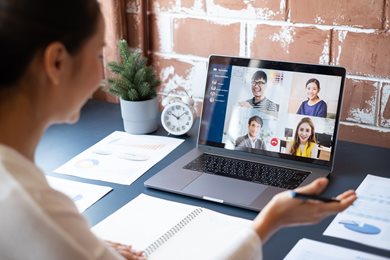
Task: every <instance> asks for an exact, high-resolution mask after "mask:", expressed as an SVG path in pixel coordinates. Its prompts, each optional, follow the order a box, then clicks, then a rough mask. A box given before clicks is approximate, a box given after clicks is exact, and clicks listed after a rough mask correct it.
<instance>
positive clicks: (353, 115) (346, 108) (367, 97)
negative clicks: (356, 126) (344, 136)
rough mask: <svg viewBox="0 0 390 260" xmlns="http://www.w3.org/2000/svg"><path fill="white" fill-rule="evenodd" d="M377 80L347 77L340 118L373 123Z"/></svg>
mask: <svg viewBox="0 0 390 260" xmlns="http://www.w3.org/2000/svg"><path fill="white" fill-rule="evenodd" d="M378 86H379V82H375V81H368V80H364V81H362V80H354V79H347V80H346V82H345V89H344V96H343V98H344V100H343V107H342V110H341V120H346V121H350V122H356V123H363V124H370V125H375V123H376V111H377V92H378Z"/></svg>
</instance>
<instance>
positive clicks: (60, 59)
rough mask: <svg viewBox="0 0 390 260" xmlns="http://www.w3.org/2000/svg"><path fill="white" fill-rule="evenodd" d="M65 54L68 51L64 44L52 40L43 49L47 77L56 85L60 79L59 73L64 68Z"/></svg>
mask: <svg viewBox="0 0 390 260" xmlns="http://www.w3.org/2000/svg"><path fill="white" fill-rule="evenodd" d="M67 55H68V53H67V50H66V48H65V46H64V45H63V44H62V43H60V42H53V43H51V44H49V45H48V46H47V47H46V49H45V50H44V55H43V64H44V68H45V71H46V73H47V76H48V79H49V80H50V81H51V83H53V84H54V85H58V84H59V83H60V81H61V74H62V73H63V72H64V69H65V61H66V58H67Z"/></svg>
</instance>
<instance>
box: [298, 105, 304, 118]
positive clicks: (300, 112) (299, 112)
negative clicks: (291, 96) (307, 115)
mask: <svg viewBox="0 0 390 260" xmlns="http://www.w3.org/2000/svg"><path fill="white" fill-rule="evenodd" d="M303 106H304V102H302V103H301V105H300V106H299V108H298V111H297V114H298V115H303Z"/></svg>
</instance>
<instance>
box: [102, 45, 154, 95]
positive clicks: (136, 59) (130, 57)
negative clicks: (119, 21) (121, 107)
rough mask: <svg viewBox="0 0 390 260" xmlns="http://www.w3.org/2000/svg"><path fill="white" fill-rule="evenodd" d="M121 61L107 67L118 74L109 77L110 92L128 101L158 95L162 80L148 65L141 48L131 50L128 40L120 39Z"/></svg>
mask: <svg viewBox="0 0 390 260" xmlns="http://www.w3.org/2000/svg"><path fill="white" fill-rule="evenodd" d="M118 46H119V55H120V61H119V62H117V61H113V62H110V63H108V65H107V67H108V68H109V69H110V70H111V71H112V72H113V73H114V74H116V75H117V76H116V77H114V78H109V79H108V83H109V88H108V92H109V93H111V94H113V95H115V96H118V97H120V98H122V99H124V100H127V101H143V100H148V99H152V98H153V97H155V96H156V95H157V87H158V86H159V85H160V83H161V81H160V80H159V79H158V77H157V76H156V73H155V71H154V70H153V69H152V68H151V67H150V66H147V59H146V58H145V57H143V56H142V54H141V51H140V50H139V49H137V50H135V51H133V52H131V51H130V50H129V46H128V44H127V42H126V40H123V39H122V40H119V41H118Z"/></svg>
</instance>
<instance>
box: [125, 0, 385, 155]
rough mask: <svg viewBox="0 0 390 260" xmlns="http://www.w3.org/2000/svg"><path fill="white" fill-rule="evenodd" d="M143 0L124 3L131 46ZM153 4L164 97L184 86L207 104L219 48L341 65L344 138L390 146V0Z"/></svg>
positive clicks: (153, 42) (152, 28)
mask: <svg viewBox="0 0 390 260" xmlns="http://www.w3.org/2000/svg"><path fill="white" fill-rule="evenodd" d="M140 2H141V1H139V0H138V1H137V0H127V1H126V4H127V23H128V38H129V39H132V40H130V43H131V44H132V47H140V46H139V42H140V40H139V35H140V34H139V32H138V29H137V28H138V26H134V25H139V23H140V19H139V16H140V13H139V10H138V8H137V6H138V5H140ZM148 8H149V15H148V22H149V25H148V28H149V33H148V37H149V39H148V40H149V51H150V58H151V62H152V65H153V66H155V68H156V69H157V71H158V73H159V75H160V77H161V78H162V81H163V84H162V86H161V89H160V95H162V96H163V95H164V94H166V93H167V92H168V91H170V90H171V89H173V88H176V87H178V86H182V87H185V88H186V89H187V90H188V91H189V92H190V93H191V94H192V95H193V96H194V97H195V99H196V101H198V103H199V102H201V100H202V96H203V91H204V86H205V74H206V67H207V64H206V62H207V57H208V56H209V55H210V54H214V53H215V54H223V55H237V56H243V57H257V58H262V59H277V60H287V61H297V62H309V63H315V64H331V65H339V66H343V67H345V68H346V69H347V73H348V75H347V81H346V86H345V98H344V102H343V108H342V115H341V120H342V123H341V130H340V138H341V139H343V140H348V141H352V142H358V143H366V144H373V145H378V146H384V147H388V148H390V116H387V114H386V113H389V112H387V110H389V109H390V105H388V107H387V110H385V107H386V104H389V103H390V101H388V100H389V96H390V22H389V16H390V0H316V1H313V0H262V1H260V0H244V1H235V0H158V1H157V0H150V1H149V6H148ZM386 116H387V117H386Z"/></svg>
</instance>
